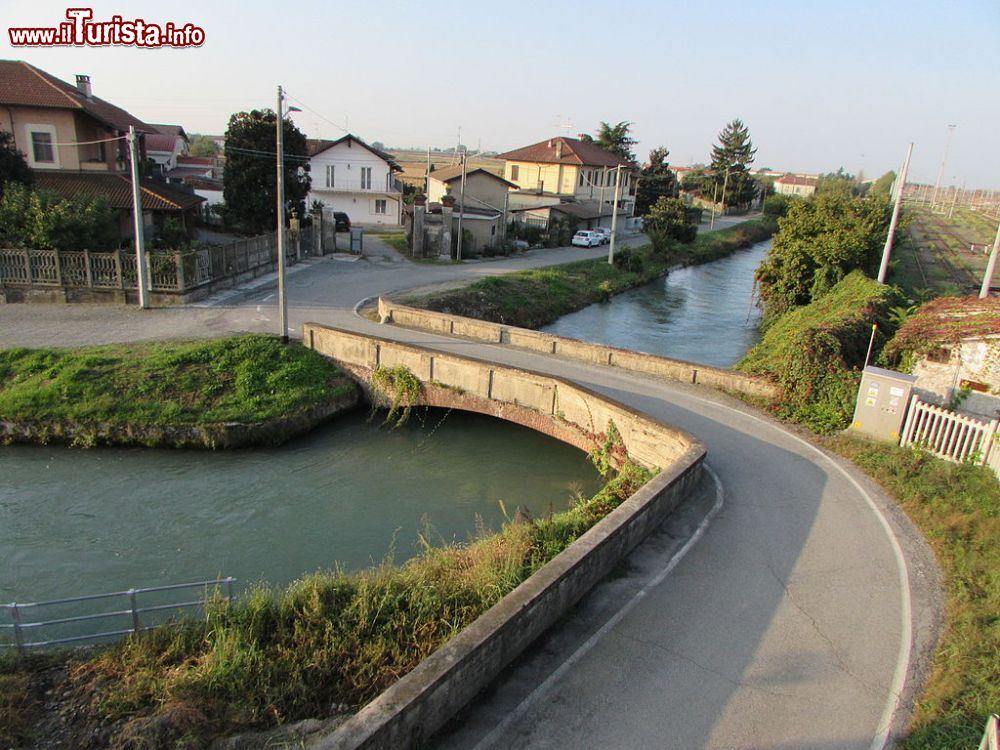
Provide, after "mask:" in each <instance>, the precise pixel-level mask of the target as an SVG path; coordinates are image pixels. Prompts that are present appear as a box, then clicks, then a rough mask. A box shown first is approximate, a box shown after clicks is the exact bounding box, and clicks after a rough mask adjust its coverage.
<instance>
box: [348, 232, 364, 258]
mask: <svg viewBox="0 0 1000 750" xmlns="http://www.w3.org/2000/svg"><path fill="white" fill-rule="evenodd" d="M364 239H365V231H364V230H363V229H357V228H355V227H351V255H361V247H362V245H363V244H364Z"/></svg>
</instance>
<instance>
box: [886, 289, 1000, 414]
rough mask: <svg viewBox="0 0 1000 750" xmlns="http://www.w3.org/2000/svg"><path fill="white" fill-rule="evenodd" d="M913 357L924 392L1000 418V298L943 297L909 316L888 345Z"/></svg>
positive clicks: (932, 399) (898, 354)
mask: <svg viewBox="0 0 1000 750" xmlns="http://www.w3.org/2000/svg"><path fill="white" fill-rule="evenodd" d="M886 353H887V354H888V355H889V356H891V357H904V356H905V357H908V358H909V359H910V361H911V362H912V372H913V374H914V375H915V376H916V378H917V382H916V383H915V386H914V387H915V388H916V390H917V392H918V393H919V394H920V397H921V398H922V399H923V400H925V401H929V402H931V403H935V402H936V403H939V404H947V403H949V402H953V403H955V402H957V404H956V406H957V410H958V411H960V412H965V413H967V414H970V415H972V416H977V417H981V418H985V419H996V418H998V417H1000V297H988V298H987V299H978V298H977V297H941V298H939V299H936V300H932V301H931V302H928V303H927V304H925V305H923V306H922V307H921V308H920V309H919V310H917V311H916V312H915V313H914V314H913V315H911V316H910V317H909V318H907V320H906V322H905V323H904V324H903V325H902V326H901V327H900V329H899V331H898V332H897V333H896V336H895V337H894V338H893V339H892V341H890V342H889V344H888V346H887V347H886Z"/></svg>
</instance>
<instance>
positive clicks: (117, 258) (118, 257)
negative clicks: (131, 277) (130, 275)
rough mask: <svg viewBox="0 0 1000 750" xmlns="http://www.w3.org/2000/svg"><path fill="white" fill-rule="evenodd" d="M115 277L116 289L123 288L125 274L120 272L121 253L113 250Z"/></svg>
mask: <svg viewBox="0 0 1000 750" xmlns="http://www.w3.org/2000/svg"><path fill="white" fill-rule="evenodd" d="M115 276H116V277H117V279H118V288H119V289H124V288H125V274H124V273H123V272H122V253H121V250H115Z"/></svg>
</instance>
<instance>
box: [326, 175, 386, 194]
mask: <svg viewBox="0 0 1000 750" xmlns="http://www.w3.org/2000/svg"><path fill="white" fill-rule="evenodd" d="M312 189H313V190H327V191H334V192H342V193H402V192H403V184H402V183H401V182H400V181H399V180H389V181H388V182H386V180H384V179H383V180H374V179H373V180H371V181H364V182H362V181H361V180H360V179H340V178H339V177H338V178H337V179H335V180H334V181H333V184H332V185H330V184H329V183H328V182H327V180H326V179H325V178H324V176H323V175H319V176H318V177H317V176H314V177H313V184H312Z"/></svg>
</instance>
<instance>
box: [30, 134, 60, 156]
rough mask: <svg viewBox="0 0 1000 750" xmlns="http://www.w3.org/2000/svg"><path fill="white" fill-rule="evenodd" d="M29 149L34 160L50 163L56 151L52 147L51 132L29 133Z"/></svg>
mask: <svg viewBox="0 0 1000 750" xmlns="http://www.w3.org/2000/svg"><path fill="white" fill-rule="evenodd" d="M31 151H32V154H33V155H34V157H35V158H34V160H35V161H36V162H44V163H48V164H52V163H54V162H55V160H56V152H55V149H54V148H53V147H52V133H40V132H38V131H37V130H36V131H33V132H32V133H31Z"/></svg>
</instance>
